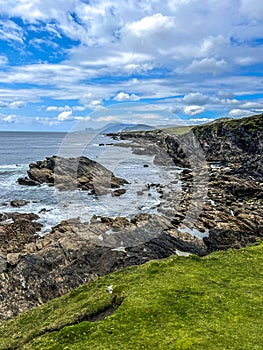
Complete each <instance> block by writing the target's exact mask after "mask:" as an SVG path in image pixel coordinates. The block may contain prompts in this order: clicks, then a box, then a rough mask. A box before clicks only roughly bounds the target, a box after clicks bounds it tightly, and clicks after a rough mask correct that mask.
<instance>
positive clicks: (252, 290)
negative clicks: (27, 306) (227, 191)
mask: <svg viewBox="0 0 263 350" xmlns="http://www.w3.org/2000/svg"><path fill="white" fill-rule="evenodd" d="M262 282H263V244H262V243H261V244H258V245H254V246H252V247H249V248H245V249H242V250H239V251H235V250H229V251H226V252H217V253H213V254H211V255H209V256H206V257H203V258H198V257H196V256H191V257H189V258H184V257H175V256H172V257H170V258H168V259H165V260H159V261H152V262H149V263H146V264H144V265H142V266H134V267H131V268H128V269H125V270H123V271H119V272H116V273H114V274H111V275H108V276H106V277H103V278H99V279H98V280H97V281H96V282H94V283H91V284H88V285H84V286H82V287H80V288H78V289H76V290H75V291H73V292H71V293H69V294H67V295H65V296H63V297H61V298H58V299H54V300H52V301H51V302H49V303H47V304H45V305H43V306H42V307H40V308H36V309H34V310H31V311H30V312H27V313H25V314H22V315H20V316H19V317H17V318H16V319H13V320H10V321H8V322H6V323H5V324H3V325H2V326H1V327H0V349H15V348H18V349H45V350H46V349H76V350H81V349H83V350H84V349H85V350H86V349H89V350H90V349H91V350H92V349H94V350H95V349H96V350H100V349H107V350H108V349H114V350H115V349H132V350H134V349H161V350H163V349H165V350H166V349H195V350H198V349H204V350H207V349H209V350H213V349H217V350H218V349H220V350H223V349H235V350H238V349H240V350H241V349H242V350H246V349H247V350H253V349H263V345H262V325H263V283H262ZM109 285H112V286H113V293H112V294H109V293H108V292H107V286H109ZM123 298H124V301H123V303H122V304H121V306H120V307H119V308H118V309H117V310H116V311H115V313H114V314H113V315H111V316H109V317H107V318H105V319H104V320H102V321H97V322H88V321H81V320H83V318H84V317H85V316H88V315H91V314H94V313H96V312H97V311H99V310H104V309H105V308H106V307H107V306H109V305H111V303H112V302H113V299H116V300H117V302H118V301H120V300H122V299H123ZM76 322H79V323H76ZM74 323H76V324H75V325H70V324H74ZM67 325H68V326H67ZM41 334H42V335H41ZM23 344H24V345H23Z"/></svg>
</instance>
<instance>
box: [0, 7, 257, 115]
mask: <svg viewBox="0 0 263 350" xmlns="http://www.w3.org/2000/svg"><path fill="white" fill-rule="evenodd" d="M262 6H263V5H262V2H261V1H259V0H240V1H232V2H231V1H228V0H222V1H220V2H219V1H215V0H205V2H201V1H195V0H169V1H168V0H167V1H166V0H164V1H161V0H154V1H153V0H144V1H126V0H120V1H118V2H113V1H112V0H97V1H89V2H88V1H81V0H67V1H63V0H58V1H55V2H54V1H53V0H46V1H38V0H9V1H2V3H1V9H0V14H2V16H1V20H0V38H1V39H2V40H5V41H6V42H7V44H8V45H10V47H13V48H14V47H17V46H19V48H21V47H23V49H24V51H23V52H22V50H21V52H19V53H20V54H21V55H20V56H19V58H20V59H21V61H22V59H23V60H24V62H27V59H28V58H30V60H31V61H32V60H34V59H36V56H35V57H34V53H33V51H32V52H30V47H31V49H32V45H35V46H37V45H42V44H43V40H45V41H46V44H50V45H51V46H50V49H52V45H53V47H54V46H55V45H57V44H56V43H55V40H54V41H53V42H52V40H51V41H50V40H49V39H54V38H60V39H61V38H62V37H63V36H64V35H66V36H68V37H69V38H71V39H74V40H76V41H77V42H79V43H80V44H78V43H77V42H75V44H72V47H71V48H70V49H68V50H67V51H66V54H67V59H66V60H65V61H62V62H59V63H54V61H52V62H53V63H50V62H48V58H46V57H45V58H44V59H43V60H42V62H43V63H39V64H36V63H35V64H26V63H25V64H24V65H17V64H16V65H12V66H11V65H10V66H9V65H8V63H9V62H8V57H7V56H4V55H3V54H2V56H0V66H1V68H3V69H1V71H0V83H3V84H6V85H3V88H2V89H0V99H1V100H3V101H4V102H3V103H4V104H6V107H8V106H9V108H10V106H11V103H12V101H13V102H14V103H15V102H16V101H17V103H16V104H14V105H13V108H14V107H15V106H16V107H19V104H18V101H25V103H30V102H32V103H36V102H39V103H41V105H43V104H44V102H42V100H43V101H45V99H44V98H50V99H53V101H54V102H52V103H54V106H49V107H47V106H46V112H49V111H53V112H57V113H60V114H61V113H62V112H68V113H69V112H72V114H71V115H68V116H67V114H62V116H60V118H62V119H64V118H65V120H69V119H73V118H82V117H81V116H77V117H76V116H74V112H76V111H79V112H82V111H83V110H84V109H91V110H100V109H102V108H103V103H104V102H105V101H107V103H108V102H109V101H110V100H111V99H114V100H115V101H117V102H124V101H136V100H137V99H138V100H139V98H140V99H145V98H149V99H154V98H160V99H164V98H167V101H163V100H161V101H158V103H159V104H160V105H161V106H163V107H164V108H166V109H168V110H171V111H176V112H179V113H181V112H182V111H185V113H186V114H189V115H195V114H199V113H202V111H203V109H202V108H201V107H202V106H205V107H206V110H209V109H210V108H211V109H212V110H216V111H219V112H221V111H222V112H223V113H224V114H225V113H226V114H227V113H228V111H229V110H231V109H232V113H239V112H235V111H237V110H247V111H253V109H255V108H258V109H260V105H261V103H260V102H258V103H256V104H255V105H253V106H252V105H250V106H249V105H247V106H246V102H248V103H254V102H253V101H250V99H249V98H248V100H247V101H245V100H243V102H240V101H238V100H237V99H235V98H234V96H241V95H249V94H251V95H252V94H256V93H257V94H258V93H259V92H261V90H262V85H263V78H262V77H261V76H260V75H258V76H257V75H256V73H257V72H256V71H254V70H253V72H254V75H253V76H249V75H247V76H246V75H245V74H246V72H249V70H250V69H251V65H254V64H258V65H260V64H261V63H262V57H263V48H262V45H261V46H260V45H259V44H260V42H258V41H257V40H258V39H260V38H262V35H263V29H262V28H263V27H262V22H261V20H262V16H263V15H262V13H263V11H262ZM14 18H22V19H23V20H24V23H26V25H25V26H24V25H22V24H21V23H22V21H21V20H20V21H17V20H14ZM15 22H16V23H15ZM17 23H19V25H18V24H17ZM29 23H30V29H31V30H32V31H34V32H35V33H36V37H35V38H32V39H31V37H30V36H29V35H28V33H27V32H26V28H27V25H28V24H29ZM44 29H45V30H47V32H48V33H49V34H50V37H49V38H48V34H45V39H44V36H43V37H42V36H40V35H39V34H40V33H41V34H43V30H44ZM40 30H41V31H40ZM47 32H46V33H47ZM25 39H27V41H26V40H25ZM29 39H30V40H31V45H28V47H27V50H28V48H29V52H26V50H25V44H28V43H29V44H30V40H29ZM28 41H29V42H28ZM258 43H259V44H258ZM61 49H63V47H61ZM58 50H59V48H58ZM45 59H46V60H47V62H46V63H45ZM9 61H12V57H11V56H10V57H9ZM34 62H37V61H36V60H34ZM253 69H254V67H253ZM211 75H212V77H211ZM134 76H136V78H134ZM16 83H20V84H30V85H29V86H30V87H28V88H19V86H15V85H12V84H16ZM13 86H15V88H13ZM32 86H35V87H34V88H32ZM171 96H179V97H178V98H174V99H173V100H171V101H168V98H169V97H171ZM182 96H184V97H183V98H182ZM5 101H9V102H5ZM10 101H11V102H10ZM63 101H64V102H63ZM76 101H78V102H76ZM67 103H68V104H69V105H70V106H71V105H72V104H75V103H80V104H82V105H83V106H71V107H69V106H61V105H62V104H67ZM56 104H57V105H58V106H56ZM0 106H2V108H3V104H0ZM21 106H22V105H21ZM41 111H42V112H43V113H44V112H45V110H44V108H42V110H41ZM233 111H234V112H233ZM60 114H59V115H60ZM79 114H82V113H79ZM57 118H58V117H57Z"/></svg>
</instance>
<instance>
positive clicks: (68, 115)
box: [57, 110, 72, 121]
mask: <svg viewBox="0 0 263 350" xmlns="http://www.w3.org/2000/svg"><path fill="white" fill-rule="evenodd" d="M71 116H72V111H71V110H70V111H64V112H61V113H59V115H58V117H57V119H58V120H60V121H65V120H69V119H71Z"/></svg>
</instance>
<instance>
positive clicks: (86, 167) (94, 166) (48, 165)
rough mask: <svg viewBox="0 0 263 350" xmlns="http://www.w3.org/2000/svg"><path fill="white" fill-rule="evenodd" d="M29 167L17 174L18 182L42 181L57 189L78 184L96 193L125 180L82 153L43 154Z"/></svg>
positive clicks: (35, 183)
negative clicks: (21, 175) (65, 155)
mask: <svg viewBox="0 0 263 350" xmlns="http://www.w3.org/2000/svg"><path fill="white" fill-rule="evenodd" d="M29 168H30V169H29V170H28V171H27V173H28V178H27V177H25V178H19V179H18V183H19V184H21V185H30V186H34V185H39V184H43V183H46V184H48V185H55V186H56V187H57V188H58V189H59V190H61V191H65V190H68V191H70V190H74V189H77V188H81V189H82V190H86V191H91V193H92V194H97V195H101V194H105V193H108V192H109V191H110V190H111V188H119V187H120V186H122V185H124V184H127V181H126V180H124V179H121V178H119V177H116V176H114V174H113V173H112V172H111V171H110V170H108V169H106V168H105V167H104V166H102V165H100V164H99V163H97V162H95V161H93V160H91V159H89V158H86V157H79V158H62V157H56V156H53V157H47V158H46V159H45V160H44V161H38V162H36V163H31V164H30V165H29ZM122 192H123V191H122Z"/></svg>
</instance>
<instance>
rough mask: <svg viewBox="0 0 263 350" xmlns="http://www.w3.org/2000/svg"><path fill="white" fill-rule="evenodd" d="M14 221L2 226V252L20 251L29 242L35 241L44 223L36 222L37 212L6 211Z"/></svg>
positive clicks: (0, 229) (0, 247)
mask: <svg viewBox="0 0 263 350" xmlns="http://www.w3.org/2000/svg"><path fill="white" fill-rule="evenodd" d="M5 215H6V217H7V218H8V219H12V220H13V221H12V223H10V224H5V225H1V226H0V252H1V253H4V254H8V253H19V252H20V251H21V250H22V249H23V248H24V247H25V245H26V244H27V243H30V242H35V240H36V233H37V232H38V231H40V229H41V227H42V225H41V224H40V223H38V222H34V221H33V220H35V219H36V218H38V216H37V215H35V214H20V213H5Z"/></svg>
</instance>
